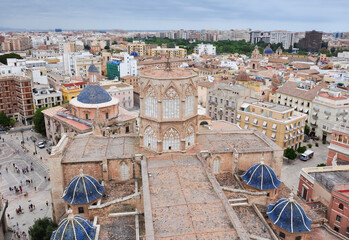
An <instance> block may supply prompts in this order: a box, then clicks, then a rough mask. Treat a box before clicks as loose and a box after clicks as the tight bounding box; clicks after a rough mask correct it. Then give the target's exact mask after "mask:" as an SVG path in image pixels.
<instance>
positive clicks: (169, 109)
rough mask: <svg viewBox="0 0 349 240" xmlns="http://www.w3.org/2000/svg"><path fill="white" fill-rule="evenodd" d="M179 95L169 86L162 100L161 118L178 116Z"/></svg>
mask: <svg viewBox="0 0 349 240" xmlns="http://www.w3.org/2000/svg"><path fill="white" fill-rule="evenodd" d="M179 102H180V101H179V95H178V93H177V92H176V90H175V89H174V88H173V87H171V88H169V89H168V90H167V92H166V94H165V97H164V100H163V102H162V114H163V118H179Z"/></svg>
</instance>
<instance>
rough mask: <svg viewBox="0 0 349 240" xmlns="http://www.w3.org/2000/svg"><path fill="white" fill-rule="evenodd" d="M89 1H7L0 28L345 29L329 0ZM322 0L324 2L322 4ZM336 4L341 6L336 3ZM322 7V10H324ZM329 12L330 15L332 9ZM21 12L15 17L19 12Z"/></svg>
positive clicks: (343, 5)
mask: <svg viewBox="0 0 349 240" xmlns="http://www.w3.org/2000/svg"><path fill="white" fill-rule="evenodd" d="M93 4H94V3H93V2H92V1H81V0H76V1H74V2H71V1H69V2H68V1H66V0H63V1H59V2H58V1H57V2H46V1H42V0H36V1H10V0H5V1H4V4H3V5H2V6H3V7H2V8H1V10H0V16H1V17H0V20H1V24H0V25H1V26H0V27H1V28H3V29H10V28H14V29H16V28H20V29H37V30H40V29H43V30H44V29H45V30H47V29H54V28H63V29H71V30H74V29H80V30H82V29H120V30H149V29H152V30H173V29H197V30H199V29H222V30H224V29H226V30H227V29H246V28H252V29H255V30H256V29H260V30H267V31H268V30H279V29H286V30H289V31H309V30H313V29H316V30H320V31H325V32H337V31H346V30H347V29H348V23H347V21H346V14H345V13H346V12H347V11H348V10H349V4H348V3H347V1H344V0H334V1H332V2H331V4H330V5H328V4H327V2H325V1H324V0H319V1H315V0H311V1H307V2H304V1H300V0H295V1H292V2H287V3H286V2H285V1H276V0H269V1H266V2H265V3H264V4H263V5H262V6H260V2H259V1H257V0H251V1H248V2H245V1H241V0H234V1H223V0H220V1H208V0H204V1H200V3H198V2H197V1H183V0H176V1H171V2H166V3H164V2H162V1H151V2H147V4H145V3H143V2H142V1H139V0H136V1H134V2H133V3H132V5H131V4H129V2H125V1H123V2H117V3H115V2H112V1H110V0H107V1H105V2H103V5H93ZM325 4H327V5H325ZM338 6H341V7H340V8H339V7H338ZM325 10H326V11H325ZM331 13H332V14H331ZM19 16H20V17H19Z"/></svg>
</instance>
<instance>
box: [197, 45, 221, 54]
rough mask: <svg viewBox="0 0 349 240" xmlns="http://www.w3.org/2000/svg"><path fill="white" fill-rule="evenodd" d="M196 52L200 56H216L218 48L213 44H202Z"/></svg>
mask: <svg viewBox="0 0 349 240" xmlns="http://www.w3.org/2000/svg"><path fill="white" fill-rule="evenodd" d="M194 52H195V53H196V54H198V55H216V47H215V46H213V45H212V44H203V43H200V44H198V45H196V47H195V48H194Z"/></svg>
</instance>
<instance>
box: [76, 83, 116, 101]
mask: <svg viewBox="0 0 349 240" xmlns="http://www.w3.org/2000/svg"><path fill="white" fill-rule="evenodd" d="M111 100H112V98H111V96H110V95H109V93H107V91H106V90H105V89H104V88H103V87H101V86H99V85H87V86H86V87H85V88H84V89H83V90H82V91H81V93H80V94H79V95H78V101H79V102H81V103H86V104H100V103H106V102H109V101H111Z"/></svg>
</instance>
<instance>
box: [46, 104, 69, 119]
mask: <svg viewBox="0 0 349 240" xmlns="http://www.w3.org/2000/svg"><path fill="white" fill-rule="evenodd" d="M66 110H67V109H65V108H64V107H61V106H57V107H52V108H49V109H45V110H43V111H42V113H43V114H45V115H47V116H49V117H53V116H55V115H56V113H57V112H65V111H66Z"/></svg>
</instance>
